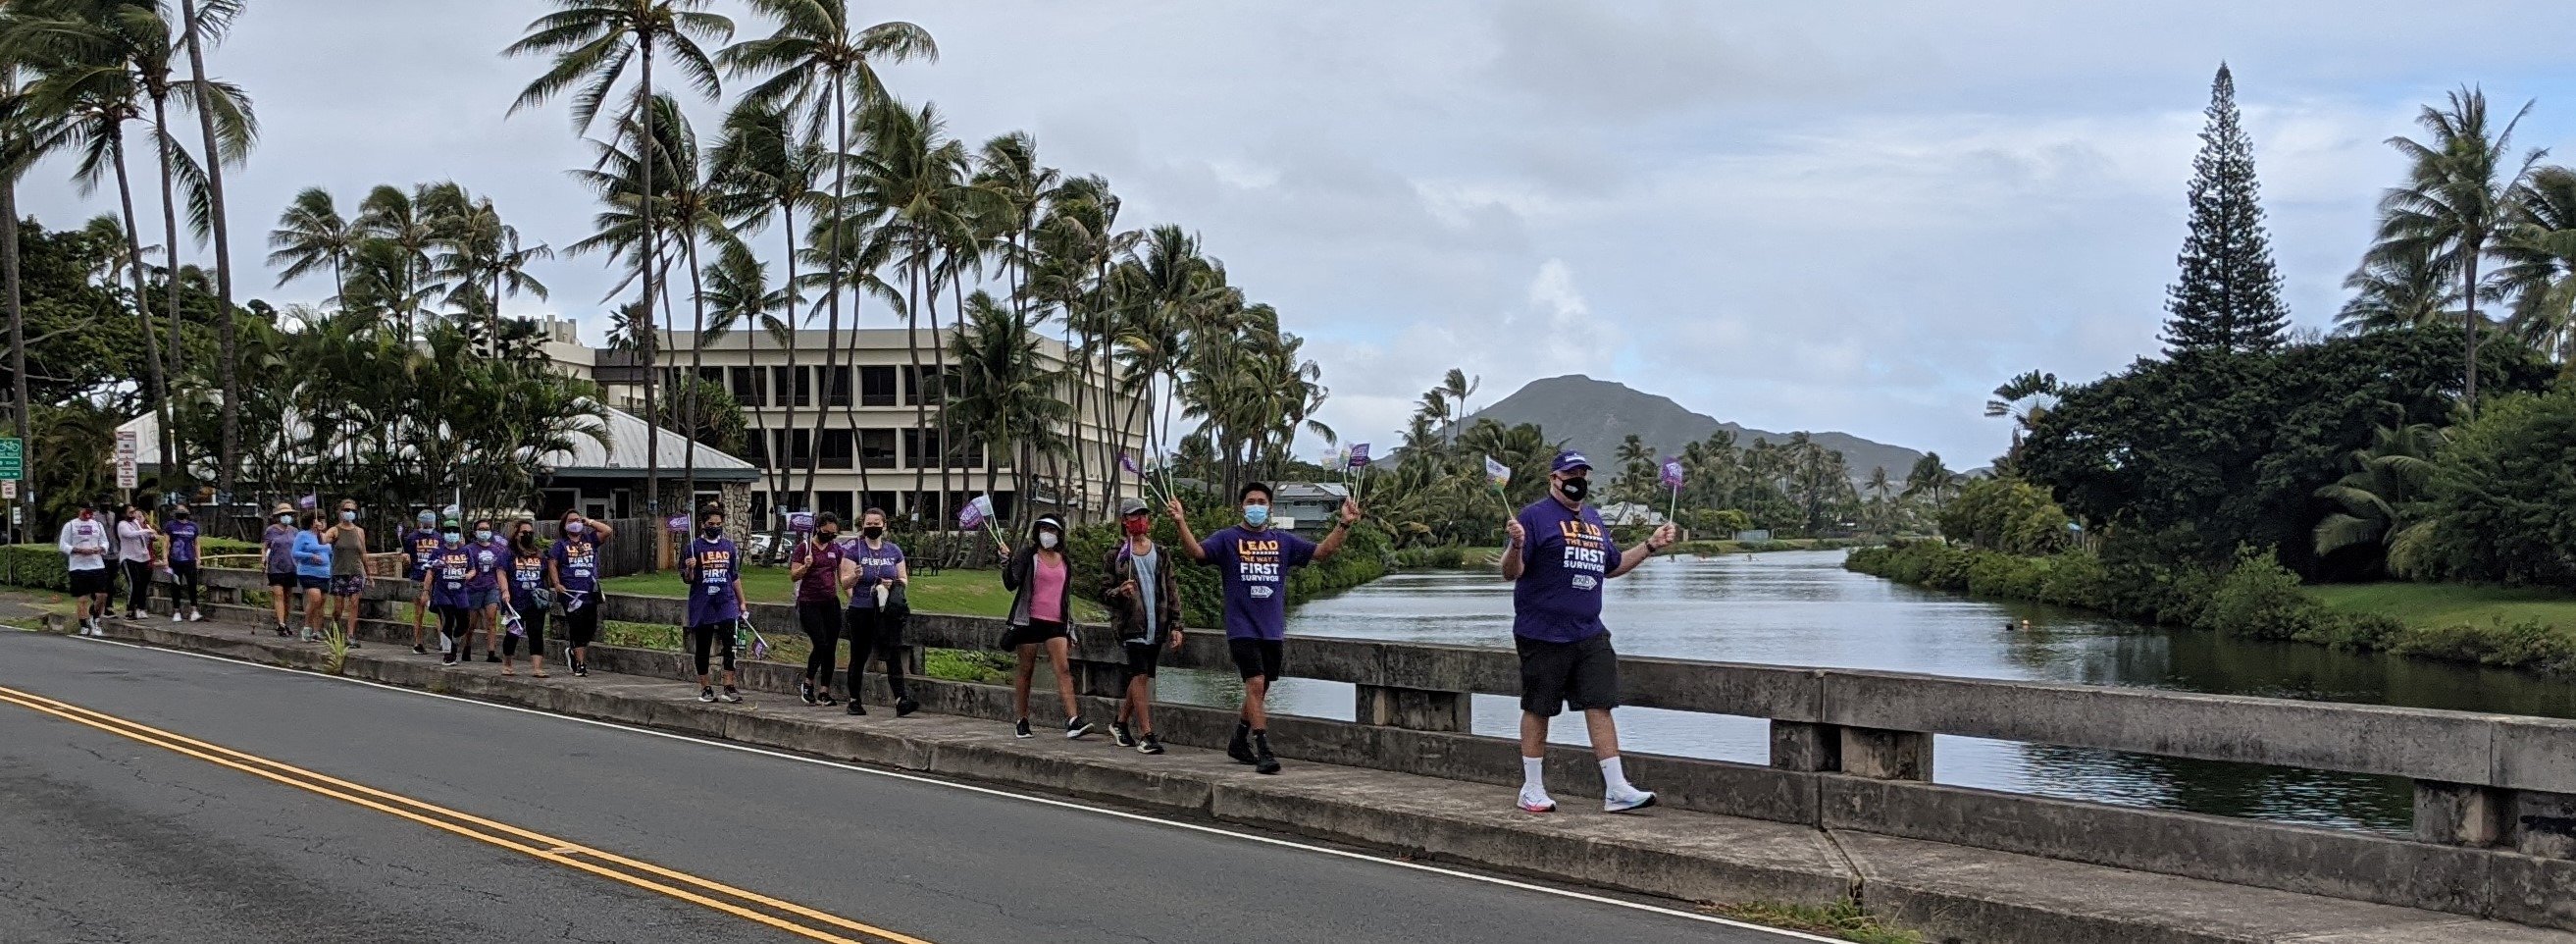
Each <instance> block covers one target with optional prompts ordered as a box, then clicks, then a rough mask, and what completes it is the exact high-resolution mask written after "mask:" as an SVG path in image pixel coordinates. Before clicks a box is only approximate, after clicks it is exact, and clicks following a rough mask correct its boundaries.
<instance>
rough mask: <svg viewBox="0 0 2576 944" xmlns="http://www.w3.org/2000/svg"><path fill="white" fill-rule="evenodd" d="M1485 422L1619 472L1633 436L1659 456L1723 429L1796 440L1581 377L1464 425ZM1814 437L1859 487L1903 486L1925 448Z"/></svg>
mask: <svg viewBox="0 0 2576 944" xmlns="http://www.w3.org/2000/svg"><path fill="white" fill-rule="evenodd" d="M1479 419H1491V420H1493V421H1495V422H1498V423H1502V424H1504V425H1506V426H1509V425H1514V424H1519V423H1536V424H1538V426H1539V428H1540V429H1541V430H1543V431H1545V432H1546V433H1547V435H1548V436H1549V437H1550V438H1552V439H1561V440H1564V441H1565V443H1566V446H1567V447H1568V448H1571V449H1575V450H1578V451H1580V452H1582V453H1583V454H1584V455H1586V456H1589V457H1591V458H1592V461H1593V462H1594V463H1596V464H1597V465H1599V466H1600V467H1602V468H1603V469H1605V470H1609V469H1614V467H1615V464H1616V463H1617V461H1618V460H1617V458H1616V456H1617V455H1618V449H1619V443H1620V441H1621V440H1623V439H1624V438H1626V436H1627V434H1629V433H1636V434H1637V436H1638V438H1640V439H1643V440H1645V443H1646V445H1647V446H1648V447H1650V448H1652V449H1654V450H1655V454H1656V455H1657V456H1670V455H1675V454H1678V453H1680V452H1681V450H1682V447H1683V446H1685V445H1688V444H1690V443H1694V442H1698V441H1700V440H1703V439H1707V438H1708V436H1709V434H1710V433H1714V432H1716V431H1718V430H1721V429H1723V430H1727V431H1730V432H1733V433H1734V434H1735V441H1736V445H1737V446H1739V447H1749V446H1751V445H1753V441H1754V440H1755V439H1767V440H1769V441H1770V442H1771V443H1772V444H1773V445H1778V444H1781V443H1785V442H1788V441H1789V435H1790V434H1788V433H1775V432H1771V431H1769V430H1761V429H1754V428H1752V427H1749V426H1745V425H1743V424H1741V423H1733V422H1728V421H1725V420H1720V419H1718V418H1716V417H1713V416H1709V415H1707V414H1704V413H1700V412H1698V411H1695V410H1692V409H1690V408H1688V407H1685V406H1682V405H1681V404H1679V403H1676V402H1674V401H1673V399H1672V398H1671V397H1667V396H1663V395H1662V394H1655V393H1648V392H1645V391H1643V390H1639V389H1636V388H1634V387H1631V386H1628V385H1627V384H1623V383H1620V382H1618V381H1615V380H1598V379H1595V378H1592V377H1589V376H1586V375H1583V374H1565V375H1562V376H1557V377H1547V378H1543V379H1539V380H1533V381H1530V382H1529V383H1526V384H1523V385H1521V388H1520V389H1519V390H1515V391H1512V393H1511V395H1510V396H1506V397H1504V398H1502V399H1500V400H1496V401H1494V402H1493V403H1491V404H1488V405H1486V406H1485V407H1484V408H1483V409H1479V410H1477V411H1476V412H1474V413H1472V414H1469V415H1468V416H1467V417H1466V419H1465V420H1464V421H1462V422H1463V423H1466V424H1473V423H1474V422H1475V421H1477V420H1479ZM1808 438H1810V439H1812V440H1813V441H1815V443H1816V444H1818V445H1821V446H1823V447H1825V448H1827V449H1833V450H1836V451H1839V452H1841V453H1842V454H1843V462H1844V464H1845V465H1846V466H1847V467H1848V468H1849V469H1850V470H1851V475H1852V480H1853V481H1854V482H1856V483H1858V482H1866V481H1868V479H1869V473H1870V470H1871V469H1873V468H1877V467H1879V466H1886V467H1887V475H1888V477H1889V478H1891V479H1895V480H1896V481H1898V482H1903V481H1904V480H1905V474H1906V473H1907V472H1908V471H1910V470H1912V469H1913V467H1914V461H1915V460H1916V459H1920V458H1922V457H1923V453H1922V452H1921V451H1919V450H1915V449H1909V448H1906V447H1904V446H1897V445H1891V444H1888V443H1882V442H1878V441H1875V440H1870V439H1864V438H1861V437H1859V436H1855V435H1852V434H1850V433H1845V432H1839V431H1827V432H1813V431H1810V432H1809V433H1808Z"/></svg>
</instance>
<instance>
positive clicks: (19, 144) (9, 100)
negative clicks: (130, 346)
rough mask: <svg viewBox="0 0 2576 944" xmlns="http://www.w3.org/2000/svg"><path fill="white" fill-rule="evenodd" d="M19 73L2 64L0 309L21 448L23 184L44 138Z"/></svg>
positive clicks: (24, 411)
mask: <svg viewBox="0 0 2576 944" xmlns="http://www.w3.org/2000/svg"><path fill="white" fill-rule="evenodd" d="M18 79H19V76H18V69H17V67H15V66H13V65H10V64H8V63H6V62H0V305H6V306H7V308H8V317H9V377H10V382H11V387H12V389H11V390H10V398H9V403H10V407H11V409H10V413H11V417H10V419H11V421H12V422H11V426H12V431H13V432H14V433H15V434H16V436H17V438H18V441H19V442H20V443H25V442H27V440H28V437H29V435H30V434H31V433H30V430H31V428H32V426H31V424H32V416H31V412H30V411H31V410H32V409H33V407H32V406H30V405H29V403H28V401H27V317H26V314H27V313H26V311H25V310H24V309H22V308H21V307H20V305H21V299H20V293H21V291H22V289H23V286H21V285H20V284H19V276H20V273H19V271H18V178H19V177H20V176H22V175H24V174H26V172H27V168H28V166H29V165H31V164H33V163H34V162H35V160H36V158H37V157H38V156H39V155H37V154H36V153H35V152H34V150H33V149H32V147H31V146H30V145H31V143H32V142H33V141H34V140H36V139H38V138H42V137H44V136H45V133H44V129H43V128H42V127H41V125H40V122H42V121H43V120H44V118H43V117H42V116H39V115H36V114H32V113H30V112H29V111H28V110H26V109H25V108H23V107H22V106H24V105H25V102H24V101H23V100H22V99H21V97H20V87H19V81H18Z"/></svg>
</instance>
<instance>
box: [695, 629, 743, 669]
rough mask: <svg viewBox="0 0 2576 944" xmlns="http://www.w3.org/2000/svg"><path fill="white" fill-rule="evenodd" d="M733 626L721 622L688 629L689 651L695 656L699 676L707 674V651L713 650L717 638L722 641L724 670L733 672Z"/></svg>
mask: <svg viewBox="0 0 2576 944" xmlns="http://www.w3.org/2000/svg"><path fill="white" fill-rule="evenodd" d="M733 626H734V624H733V623H731V622H723V623H708V624H707V625H704V626H691V627H689V649H690V651H692V652H694V653H696V654H697V657H698V674H699V675H705V674H707V662H708V660H709V658H710V655H711V653H709V652H708V650H710V649H713V648H715V645H716V639H717V637H723V639H724V669H725V671H727V672H731V671H733Z"/></svg>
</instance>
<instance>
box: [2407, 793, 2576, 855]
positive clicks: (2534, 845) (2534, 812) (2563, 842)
mask: <svg viewBox="0 0 2576 944" xmlns="http://www.w3.org/2000/svg"><path fill="white" fill-rule="evenodd" d="M2416 796H2418V797H2421V796H2423V793H2422V792H2421V788H2420V787H2419V788H2418V792H2417V793H2416ZM2416 808H2417V809H2418V810H2421V809H2422V808H2423V801H2422V800H2420V799H2419V800H2417V801H2416ZM2509 808H2510V809H2511V811H2512V813H2511V822H2510V823H2509V824H2508V826H2509V828H2510V830H2511V834H2512V838H2513V847H2514V851H2516V852H2520V853H2522V854H2524V855H2530V856H2539V857H2541V858H2544V859H2576V794H2566V793H2549V792H2545V791H2540V790H2516V791H2513V802H2512V804H2511V805H2510V807H2509ZM2416 822H2417V824H2418V826H2417V828H2418V829H2421V828H2422V826H2421V824H2422V822H2423V814H2422V813H2420V812H2419V813H2417V814H2416Z"/></svg>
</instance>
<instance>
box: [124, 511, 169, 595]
mask: <svg viewBox="0 0 2576 944" xmlns="http://www.w3.org/2000/svg"><path fill="white" fill-rule="evenodd" d="M160 536H161V534H160V532H158V531H154V530H152V522H151V521H150V520H149V519H146V518H144V517H143V506H141V505H137V504H134V503H132V502H127V503H126V505H125V509H124V512H123V513H122V514H120V515H118V516H117V519H116V563H117V566H118V567H120V568H123V569H124V571H125V618H126V619H127V620H129V621H132V620H139V619H142V618H143V607H144V605H145V604H146V603H147V602H148V601H150V600H151V598H152V565H153V564H156V563H159V562H160V559H161V554H160V552H159V551H158V550H157V549H156V547H155V546H154V544H153V542H154V540H155V539H157V538H159V537H160Z"/></svg>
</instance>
